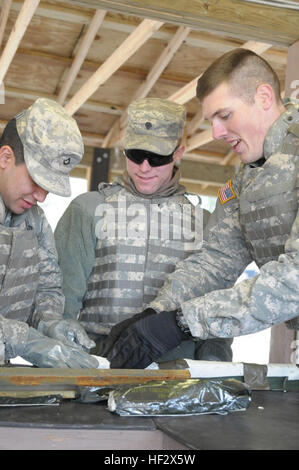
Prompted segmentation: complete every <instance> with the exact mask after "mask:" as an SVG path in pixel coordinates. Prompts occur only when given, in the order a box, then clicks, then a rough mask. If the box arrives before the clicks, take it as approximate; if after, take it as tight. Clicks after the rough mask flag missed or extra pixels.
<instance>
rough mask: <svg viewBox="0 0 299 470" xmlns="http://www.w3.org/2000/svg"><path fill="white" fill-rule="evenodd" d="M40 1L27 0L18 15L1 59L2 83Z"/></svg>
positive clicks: (0, 73)
mask: <svg viewBox="0 0 299 470" xmlns="http://www.w3.org/2000/svg"><path fill="white" fill-rule="evenodd" d="M39 2H40V0H25V1H24V5H23V7H22V9H21V11H20V13H19V15H18V18H17V21H16V24H15V26H14V28H13V29H12V31H11V33H10V35H9V38H8V41H7V43H6V46H5V48H4V51H3V53H2V56H1V59H0V83H2V82H3V80H4V77H5V75H6V72H7V70H8V68H9V66H10V64H11V61H12V59H13V57H14V55H15V52H16V50H17V48H18V46H19V44H20V42H21V40H22V38H23V36H24V34H25V31H26V29H27V26H28V24H29V23H30V20H31V18H32V16H33V15H34V12H35V10H36V9H37V7H38V4H39Z"/></svg>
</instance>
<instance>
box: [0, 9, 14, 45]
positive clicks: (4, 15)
mask: <svg viewBox="0 0 299 470" xmlns="http://www.w3.org/2000/svg"><path fill="white" fill-rule="evenodd" d="M11 4H12V0H4V1H3V3H2V8H1V13H0V47H1V44H2V40H3V36H4V32H5V28H6V24H7V20H8V15H9V11H10V8H11Z"/></svg>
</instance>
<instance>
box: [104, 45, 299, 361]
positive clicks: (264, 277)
mask: <svg viewBox="0 0 299 470" xmlns="http://www.w3.org/2000/svg"><path fill="white" fill-rule="evenodd" d="M197 96H198V98H199V100H200V102H201V104H202V111H203V116H204V117H205V118H206V119H208V120H209V121H211V123H212V129H213V137H214V138H215V139H225V141H226V142H227V143H228V144H229V145H230V146H231V147H232V149H233V150H234V151H235V152H236V154H237V155H238V156H239V158H240V160H241V165H240V168H239V170H238V171H237V173H236V175H235V177H234V178H233V179H232V180H231V181H228V183H227V184H226V185H224V186H223V187H222V188H221V189H220V191H219V196H218V201H217V205H216V209H215V212H214V213H213V214H212V215H211V217H210V219H209V222H208V224H207V226H206V227H205V232H204V243H203V246H202V249H201V250H200V251H199V252H197V253H195V254H193V255H191V256H190V257H189V258H187V259H186V260H184V261H182V262H180V263H179V264H178V265H177V268H176V270H175V272H174V273H173V274H171V275H170V276H169V277H168V278H167V280H166V282H165V284H164V286H163V288H162V289H161V292H160V293H159V295H158V296H157V297H156V299H155V300H154V301H153V302H152V303H151V304H150V307H151V308H152V309H153V311H155V313H154V314H152V315H151V316H148V317H146V318H141V319H140V317H139V316H138V315H137V316H136V317H135V322H134V323H131V324H130V325H129V327H128V328H126V329H125V330H123V331H122V334H121V336H120V337H119V338H117V339H116V341H114V345H113V347H112V348H111V350H110V352H109V354H108V359H109V360H110V361H111V367H125V368H140V367H146V366H147V365H148V364H150V363H151V362H152V361H154V360H155V359H156V358H157V357H159V355H160V354H161V351H163V352H165V337H166V336H169V335H170V333H169V332H170V331H171V334H172V338H173V341H172V342H169V344H168V347H169V348H170V347H174V346H175V344H178V343H179V342H180V341H182V339H184V338H185V339H186V338H188V337H189V338H190V337H191V336H192V337H193V338H201V339H202V340H205V339H209V338H231V337H235V336H239V335H246V334H250V333H254V332H257V331H259V330H262V329H264V328H268V327H271V326H272V325H275V324H278V323H281V322H287V324H288V326H289V327H290V328H294V329H299V318H298V316H299V289H298V286H299V214H298V183H299V179H298V167H299V103H298V102H288V103H286V102H285V103H283V102H282V101H281V98H280V84H279V80H278V77H277V75H276V74H275V72H274V71H273V70H272V68H271V67H270V65H269V64H268V63H267V62H266V61H265V60H264V59H262V58H261V57H259V56H258V55H257V54H255V53H254V52H251V51H249V50H245V49H237V50H233V51H231V52H229V53H227V54H225V55H223V56H222V57H220V58H219V59H218V60H216V61H215V62H214V63H213V64H212V65H211V66H210V67H209V68H208V69H207V70H206V72H205V73H204V74H203V75H202V76H201V78H200V79H199V81H198V86H197ZM252 261H255V262H256V263H257V265H258V267H259V274H258V275H256V276H255V277H253V278H251V279H249V280H245V281H243V282H239V283H237V284H235V281H236V280H237V278H238V277H239V275H240V274H241V273H242V272H243V271H244V269H245V268H246V266H247V265H248V264H249V263H251V262H252ZM133 346H134V352H133V353H132V352H131V351H132V348H133ZM130 349H131V351H130Z"/></svg>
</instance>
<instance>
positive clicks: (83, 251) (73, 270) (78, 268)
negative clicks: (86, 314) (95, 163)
mask: <svg viewBox="0 0 299 470" xmlns="http://www.w3.org/2000/svg"><path fill="white" fill-rule="evenodd" d="M79 201H80V200H79ZM55 242H56V248H57V252H58V260H59V266H60V269H61V271H62V276H63V282H62V289H63V293H64V295H65V308H64V316H65V317H67V318H73V319H77V318H78V315H79V312H80V310H81V308H82V302H83V298H84V295H85V293H86V289H87V280H88V278H89V275H90V273H91V271H92V268H93V266H94V260H95V245H96V236H95V225H94V217H92V215H91V214H90V212H89V211H88V206H86V208H84V207H83V206H82V204H80V203H79V202H78V200H74V201H73V202H72V203H71V204H70V205H69V207H68V208H67V210H66V211H65V213H64V214H63V216H62V217H61V219H60V221H59V222H58V224H57V227H56V230H55Z"/></svg>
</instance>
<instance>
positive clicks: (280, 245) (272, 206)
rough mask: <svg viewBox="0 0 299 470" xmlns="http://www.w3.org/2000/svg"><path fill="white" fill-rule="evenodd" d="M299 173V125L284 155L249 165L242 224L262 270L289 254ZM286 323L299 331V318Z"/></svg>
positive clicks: (285, 145) (241, 198)
mask: <svg viewBox="0 0 299 470" xmlns="http://www.w3.org/2000/svg"><path fill="white" fill-rule="evenodd" d="M247 173H249V175H248V174H247ZM298 173H299V123H297V124H295V125H294V126H292V127H291V128H290V129H289V132H288V134H287V136H286V139H285V141H284V142H283V145H282V148H281V153H279V154H274V155H273V156H272V157H270V158H269V159H268V160H266V162H265V163H264V165H263V166H262V167H259V168H249V167H248V166H247V168H246V169H245V171H244V179H243V181H246V180H247V181H246V183H245V184H244V185H243V187H242V190H241V193H240V195H239V204H240V206H239V207H240V222H241V226H242V228H243V234H244V236H245V239H246V242H247V246H248V248H249V251H250V253H251V255H252V258H253V259H254V260H255V262H256V264H257V265H258V266H259V267H261V266H263V265H264V264H265V263H267V262H269V261H273V260H277V259H278V257H279V255H281V254H283V253H284V251H285V243H286V241H287V239H288V237H289V236H290V233H291V228H292V225H293V222H294V219H295V217H296V214H297V212H298V192H299V174H298ZM286 324H287V326H288V327H289V328H293V329H299V317H297V318H295V319H293V320H289V321H287V322H286Z"/></svg>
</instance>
